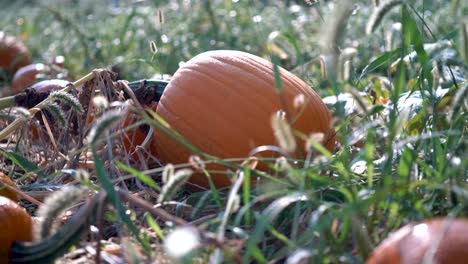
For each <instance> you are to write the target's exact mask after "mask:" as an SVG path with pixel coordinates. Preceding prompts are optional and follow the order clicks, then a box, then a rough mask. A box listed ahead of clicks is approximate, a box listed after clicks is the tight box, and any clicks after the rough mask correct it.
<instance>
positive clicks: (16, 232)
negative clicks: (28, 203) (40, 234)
mask: <svg viewBox="0 0 468 264" xmlns="http://www.w3.org/2000/svg"><path fill="white" fill-rule="evenodd" d="M0 230H1V232H0V263H9V254H10V253H9V252H10V248H11V246H12V245H13V241H32V239H33V234H32V218H31V216H30V215H29V214H28V213H27V212H26V211H25V210H24V208H22V207H21V206H19V205H18V204H17V203H15V202H14V201H12V200H10V199H8V198H6V197H4V196H0Z"/></svg>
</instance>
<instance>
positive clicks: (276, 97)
mask: <svg viewBox="0 0 468 264" xmlns="http://www.w3.org/2000/svg"><path fill="white" fill-rule="evenodd" d="M279 74H280V78H281V84H282V94H281V95H280V94H279V92H278V89H277V88H276V86H275V73H274V68H273V64H272V63H271V62H269V61H268V60H265V59H263V58H260V57H258V56H255V55H252V54H249V53H245V52H241V51H230V50H216V51H209V52H205V53H202V54H199V55H197V56H195V57H194V58H192V59H191V60H189V61H188V62H186V63H184V64H183V65H182V66H181V67H180V68H179V69H178V70H177V72H176V73H175V75H174V76H173V77H172V78H171V80H170V82H169V84H168V86H167V87H166V89H165V91H164V93H163V95H162V97H161V100H160V101H159V103H158V108H157V110H156V113H157V114H158V115H160V116H161V117H162V118H163V119H164V120H165V121H167V123H169V125H170V126H171V128H172V129H174V130H175V131H177V132H178V133H179V134H181V135H182V136H183V137H184V138H185V139H186V140H187V141H188V142H190V143H191V144H192V145H194V146H195V147H197V148H198V149H199V150H201V151H203V152H205V153H207V154H210V155H214V156H217V157H220V158H245V157H247V156H248V155H249V152H250V151H251V150H252V149H254V148H256V147H259V146H264V145H277V144H276V142H275V136H274V133H273V130H272V126H271V123H270V120H271V117H272V115H274V114H275V113H277V112H278V111H280V110H285V108H287V109H286V110H287V111H286V112H288V113H290V117H291V120H294V121H293V125H292V127H293V128H294V130H296V131H298V132H300V133H302V134H303V135H305V136H308V135H309V134H311V133H323V134H324V140H323V142H322V144H323V145H324V146H325V147H326V148H327V149H328V150H330V151H331V150H333V148H334V145H335V136H334V134H335V133H334V129H333V127H332V126H331V119H332V116H331V114H330V111H329V110H328V108H327V107H326V105H325V104H324V103H323V101H322V99H321V98H320V97H319V95H318V94H317V93H316V92H315V91H314V90H313V89H312V88H311V87H309V86H308V85H307V84H306V83H305V82H304V81H302V80H301V79H299V78H298V77H297V76H295V75H294V74H292V73H290V72H288V71H287V70H285V69H283V68H281V67H279ZM281 96H283V99H284V100H282V99H281ZM298 96H302V97H303V98H304V104H302V107H297V106H295V105H294V101H295V98H297V97H298ZM283 102H285V103H283ZM284 105H285V106H286V107H285V106H284ZM154 134H155V136H154V137H153V141H152V147H153V148H155V149H156V150H157V152H158V158H159V159H160V160H161V161H162V162H164V163H173V164H180V163H187V162H188V159H189V157H190V155H191V153H190V151H189V150H188V149H187V148H186V147H184V146H182V145H181V144H180V143H178V142H177V141H175V140H173V139H172V138H170V137H169V136H167V135H166V134H165V133H164V132H163V131H161V130H159V129H155V132H154ZM296 139H297V141H298V142H300V143H303V140H302V139H299V138H296ZM303 145H304V144H298V147H302V146H303ZM207 169H208V170H212V169H217V170H219V169H224V170H225V169H226V168H223V167H222V166H217V165H209V166H207ZM211 176H212V180H213V182H214V183H215V185H216V187H225V186H229V185H231V181H230V179H229V177H228V176H227V175H226V174H225V173H219V174H218V173H213V174H211ZM189 182H190V183H191V184H192V185H195V186H199V187H203V188H208V186H209V184H208V180H207V179H206V176H205V175H203V174H201V173H197V174H194V175H193V176H192V177H191V179H190V180H189ZM189 187H190V186H189Z"/></svg>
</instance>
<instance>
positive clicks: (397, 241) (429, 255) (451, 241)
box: [366, 218, 468, 264]
mask: <svg viewBox="0 0 468 264" xmlns="http://www.w3.org/2000/svg"><path fill="white" fill-rule="evenodd" d="M467 248H468V220H467V219H449V218H436V219H431V220H428V221H424V222H421V223H416V224H414V223H413V224H408V225H406V226H404V227H402V228H400V229H399V230H398V231H396V232H395V233H393V234H391V235H390V236H389V237H388V238H386V239H385V240H384V241H382V243H380V245H379V246H378V247H377V248H376V249H375V250H374V252H373V253H372V255H371V256H370V257H369V259H368V260H367V261H366V264H387V263H388V264H398V263H440V264H444V263H447V264H448V263H450V264H458V263H459V264H462V263H466V262H467V259H468V250H467Z"/></svg>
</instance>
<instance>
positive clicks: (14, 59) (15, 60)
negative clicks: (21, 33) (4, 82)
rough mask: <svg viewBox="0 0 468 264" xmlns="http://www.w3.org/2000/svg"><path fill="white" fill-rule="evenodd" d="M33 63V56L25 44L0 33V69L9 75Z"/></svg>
mask: <svg viewBox="0 0 468 264" xmlns="http://www.w3.org/2000/svg"><path fill="white" fill-rule="evenodd" d="M31 62H32V57H31V54H30V53H29V51H28V48H27V47H26V45H24V43H23V42H21V41H20V40H19V39H17V38H16V37H14V36H11V35H7V34H5V33H4V32H0V68H2V69H3V70H4V71H5V72H6V73H7V74H13V73H14V72H15V71H16V70H18V69H19V68H21V67H23V66H25V65H28V64H31ZM0 78H1V77H0Z"/></svg>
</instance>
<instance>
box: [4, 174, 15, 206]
mask: <svg viewBox="0 0 468 264" xmlns="http://www.w3.org/2000/svg"><path fill="white" fill-rule="evenodd" d="M6 185H8V186H9V187H11V188H15V189H17V188H18V187H17V186H16V184H15V183H14V182H13V181H12V180H11V178H10V177H8V176H7V175H5V174H4V173H3V172H0V196H4V197H7V198H9V199H11V200H13V201H15V202H17V201H18V199H19V198H18V194H17V193H16V192H14V191H12V190H10V189H9V188H7V187H6Z"/></svg>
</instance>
